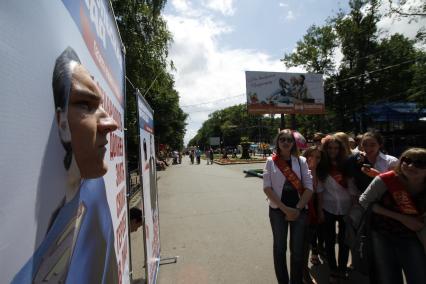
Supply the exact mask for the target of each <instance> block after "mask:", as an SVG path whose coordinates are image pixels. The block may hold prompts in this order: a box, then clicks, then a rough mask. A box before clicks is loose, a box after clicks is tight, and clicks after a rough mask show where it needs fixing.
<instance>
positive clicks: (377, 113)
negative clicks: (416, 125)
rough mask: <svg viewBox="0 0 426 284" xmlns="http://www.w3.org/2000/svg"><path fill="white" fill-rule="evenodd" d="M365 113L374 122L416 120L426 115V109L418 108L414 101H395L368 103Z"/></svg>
mask: <svg viewBox="0 0 426 284" xmlns="http://www.w3.org/2000/svg"><path fill="white" fill-rule="evenodd" d="M365 114H366V115H367V116H369V117H370V118H371V120H372V121H374V122H387V121H408V122H410V121H411V122H413V121H418V120H419V119H420V118H421V117H424V116H426V109H425V108H423V109H421V108H418V107H417V104H416V103H411V102H405V103H404V102H395V103H381V104H375V105H368V106H367V107H366V112H365Z"/></svg>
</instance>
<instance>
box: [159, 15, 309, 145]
mask: <svg viewBox="0 0 426 284" xmlns="http://www.w3.org/2000/svg"><path fill="white" fill-rule="evenodd" d="M165 17H166V20H167V22H168V27H169V30H170V31H171V32H172V34H173V37H174V41H173V44H172V46H171V48H170V59H171V60H173V62H174V64H175V66H176V68H177V72H176V73H175V74H174V76H175V80H176V89H177V90H178V92H179V95H180V105H181V106H182V107H183V110H184V111H185V112H187V113H188V114H189V119H188V126H187V133H186V135H185V144H186V143H188V141H189V140H190V139H191V138H193V137H194V136H195V134H196V133H197V130H198V129H199V128H200V127H201V125H202V123H203V122H204V121H205V120H206V119H208V115H209V114H210V113H212V112H213V111H215V110H219V109H223V108H226V107H229V106H232V105H235V104H239V103H245V102H246V97H245V73H244V71H245V70H253V71H254V70H258V71H276V72H283V71H286V69H285V66H284V65H283V64H282V62H280V61H279V59H278V58H277V59H274V58H271V56H269V55H268V54H266V53H263V52H260V51H255V50H248V49H222V48H220V47H219V46H218V37H219V36H220V35H222V34H224V33H230V32H232V29H231V28H230V27H228V26H226V25H225V24H223V23H221V22H219V21H217V20H216V19H211V18H209V17H206V16H203V17H192V18H187V17H186V18H184V17H182V16H176V15H166V16H165ZM291 71H295V72H301V71H303V70H301V69H297V68H293V69H291ZM205 102H209V103H205ZM200 103H203V104H200ZM185 106H188V107H185Z"/></svg>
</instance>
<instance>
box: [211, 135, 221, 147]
mask: <svg viewBox="0 0 426 284" xmlns="http://www.w3.org/2000/svg"><path fill="white" fill-rule="evenodd" d="M209 144H210V146H219V145H220V137H209Z"/></svg>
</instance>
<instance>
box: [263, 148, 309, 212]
mask: <svg viewBox="0 0 426 284" xmlns="http://www.w3.org/2000/svg"><path fill="white" fill-rule="evenodd" d="M299 162H300V166H299ZM291 169H292V170H293V172H294V173H295V174H296V176H297V177H298V178H299V179H300V180H301V181H302V184H303V187H304V188H306V189H308V190H310V191H312V175H311V171H310V170H309V168H308V164H307V163H306V158H305V157H299V158H297V157H295V156H293V155H292V156H291ZM301 177H302V178H301ZM286 180H287V179H286V177H285V176H284V175H283V173H282V172H281V170H280V169H279V168H278V167H277V165H276V164H275V162H274V161H272V157H268V159H267V160H266V164H265V168H264V169H263V188H267V187H271V188H272V190H273V191H274V192H275V194H276V195H277V196H278V198H279V199H280V200H281V194H282V191H283V186H284V183H285V181H286ZM268 202H269V206H271V207H272V208H278V206H277V205H276V204H275V203H274V202H272V201H271V200H268Z"/></svg>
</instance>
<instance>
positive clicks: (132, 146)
mask: <svg viewBox="0 0 426 284" xmlns="http://www.w3.org/2000/svg"><path fill="white" fill-rule="evenodd" d="M111 3H112V6H113V9H114V12H115V16H116V20H117V24H118V28H119V30H120V34H121V38H122V40H123V43H124V46H125V48H126V75H127V78H128V79H129V80H128V81H127V83H126V98H127V101H126V103H127V106H126V108H127V120H126V128H127V136H128V152H129V162H130V166H131V167H133V166H135V165H136V162H137V159H138V151H139V145H138V129H137V127H136V125H137V119H138V118H137V116H136V113H137V112H136V111H137V109H136V108H137V105H136V100H135V96H134V88H140V91H141V93H142V94H143V95H144V96H145V99H146V100H147V101H148V103H149V104H150V105H151V107H152V108H153V110H154V127H155V136H156V141H157V144H158V143H161V144H168V145H170V146H171V147H172V148H175V149H180V148H182V146H183V136H184V135H185V126H186V123H185V120H186V118H187V114H185V113H184V112H183V111H182V110H181V109H180V107H179V94H178V92H177V91H176V90H175V88H174V79H173V77H172V75H171V74H170V73H169V72H168V68H169V67H170V68H173V63H172V62H169V61H168V59H167V56H168V46H169V44H170V42H171V40H172V35H171V34H170V32H169V30H168V29H167V25H166V21H165V20H164V18H163V17H162V16H161V11H162V9H163V8H164V5H165V3H166V1H165V0H151V1H148V0H145V1H142V0H141V1H132V0H112V1H111ZM129 81H131V82H132V84H131V83H130V82H129Z"/></svg>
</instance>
